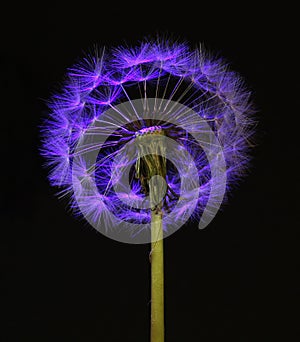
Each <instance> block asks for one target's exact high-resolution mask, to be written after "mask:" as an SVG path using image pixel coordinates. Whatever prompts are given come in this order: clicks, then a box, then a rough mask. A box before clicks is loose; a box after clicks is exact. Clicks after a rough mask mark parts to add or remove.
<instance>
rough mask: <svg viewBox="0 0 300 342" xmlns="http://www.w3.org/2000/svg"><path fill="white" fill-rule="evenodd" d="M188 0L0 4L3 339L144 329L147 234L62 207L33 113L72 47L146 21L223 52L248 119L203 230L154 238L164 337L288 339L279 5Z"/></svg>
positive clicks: (145, 26) (287, 197)
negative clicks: (110, 227) (249, 95)
mask: <svg viewBox="0 0 300 342" xmlns="http://www.w3.org/2000/svg"><path fill="white" fill-rule="evenodd" d="M197 5H199V7H198V8H197V7H196V3H195V4H193V3H189V4H187V3H185V2H183V3H182V4H180V6H179V5H176V4H175V3H173V4H172V5H171V4H164V3H162V2H161V3H159V4H154V3H146V2H140V3H139V4H138V5H135V4H134V3H131V4H125V3H123V5H119V4H118V3H115V2H111V4H109V5H108V4H106V5H105V6H103V5H102V4H101V2H100V1H99V2H98V3H90V2H81V3H78V5H76V4H75V3H73V5H70V7H68V6H66V5H65V6H63V5H62V4H61V3H59V2H57V3H54V2H52V3H49V4H46V3H42V2H41V3H40V5H35V6H30V5H28V4H26V5H19V4H16V3H12V4H11V8H10V9H9V11H7V12H6V11H4V12H3V13H2V16H3V20H2V24H4V25H3V27H2V31H1V33H2V36H3V39H2V43H1V87H2V89H3V91H2V92H1V93H2V95H4V97H3V100H2V104H3V106H2V113H1V122H2V127H1V131H2V135H1V136H2V139H3V143H2V149H1V159H2V165H3V166H2V168H1V171H2V179H1V180H2V184H1V189H2V190H1V200H2V205H1V207H2V209H3V213H2V214H1V222H2V224H1V245H0V247H1V258H0V262H1V311H2V314H3V315H2V319H1V324H2V329H1V331H0V340H1V341H3V342H7V341H86V342H89V341H91V342H92V341H108V342H109V341H130V342H135V341H138V342H142V341H148V340H149V331H150V326H149V318H150V303H149V301H150V292H149V291H150V288H149V281H150V273H149V261H148V254H149V246H148V245H138V246H136V245H128V244H121V243H118V242H115V241H113V240H110V239H108V238H106V237H105V236H103V235H101V234H99V233H97V232H96V231H95V230H93V229H92V228H91V227H90V226H88V225H86V224H83V222H81V221H79V220H77V219H75V218H73V217H72V216H71V214H70V213H68V211H67V206H66V204H65V203H64V202H61V201H59V200H58V199H57V198H56V197H55V189H52V188H51V187H50V186H49V184H48V181H47V179H46V176H47V171H46V170H45V169H43V168H42V164H43V160H42V158H41V157H40V156H39V154H38V146H39V135H38V134H39V131H38V125H39V124H40V123H41V118H42V117H43V116H45V113H46V110H47V108H46V105H45V100H46V99H47V98H49V96H50V93H51V91H52V90H53V87H54V86H55V85H56V84H57V83H58V82H59V81H61V80H62V79H63V76H64V73H65V70H66V68H67V67H69V66H71V65H72V64H73V63H74V61H75V60H76V59H77V57H78V56H81V55H82V52H83V51H86V50H88V49H89V48H91V47H92V46H93V44H95V43H97V44H98V45H100V46H102V45H105V46H108V47H109V46H117V45H119V44H122V43H126V42H128V43H132V44H134V43H135V42H136V41H137V40H139V39H142V38H143V37H144V36H148V35H155V34H156V33H157V32H161V33H169V34H173V35H174V36H175V37H179V38H182V39H186V40H188V41H190V42H191V44H192V45H193V44H196V43H198V42H203V43H204V44H205V46H206V47H207V48H208V49H209V50H212V51H214V52H217V53H219V54H221V55H222V56H224V57H225V58H226V59H227V60H228V61H230V62H231V65H232V68H233V69H234V70H236V71H238V72H239V73H240V74H241V75H242V76H243V77H244V78H245V79H246V82H247V84H248V85H249V87H250V89H252V91H253V98H254V102H255V105H256V107H257V109H258V113H257V117H258V119H259V125H258V133H257V147H256V148H255V150H254V153H253V154H254V159H253V162H252V167H251V172H250V175H249V176H248V177H247V178H246V179H245V180H244V181H243V182H242V183H241V184H240V186H239V188H238V189H236V190H234V192H233V195H232V198H231V200H230V203H229V204H228V205H227V206H226V207H225V208H224V210H223V211H222V212H219V213H218V215H217V217H216V218H215V219H214V221H213V222H212V223H211V224H210V226H209V227H208V228H206V229H204V230H203V231H199V230H198V229H197V225H192V224H190V225H188V226H185V227H183V228H181V229H180V230H179V231H178V232H177V233H175V234H173V235H172V236H170V237H168V238H167V239H166V240H165V291H166V293H165V310H166V341H167V342H182V341H203V342H208V341H227V340H228V341H229V340H230V341H241V342H248V341H274V340H276V339H277V338H278V336H282V338H283V340H290V337H291V336H293V337H296V339H295V340H297V339H299V337H300V336H299V335H300V334H299V327H297V323H298V320H299V317H298V316H297V305H298V304H297V302H296V301H297V300H298V299H299V279H298V275H297V273H298V272H299V253H298V242H299V239H297V237H296V234H295V231H296V229H295V228H296V226H297V224H298V223H297V221H296V220H294V218H295V214H294V213H295V210H294V205H295V203H296V202H295V198H296V196H295V194H296V192H297V189H296V187H297V185H298V184H299V182H298V181H297V179H299V175H298V176H297V172H296V159H297V157H298V158H299V156H298V155H297V154H295V153H294V152H293V151H292V149H293V147H295V146H296V145H295V142H292V141H291V139H287V136H288V135H286V132H287V131H289V130H290V129H292V127H293V126H294V124H295V123H296V121H294V117H293V115H294V113H293V112H285V111H283V109H284V108H286V107H285V106H282V105H281V104H280V102H281V101H282V100H283V93H282V89H286V88H290V87H292V85H291V84H290V83H289V82H288V81H285V83H282V81H281V80H280V79H281V77H282V73H285V74H286V75H287V74H289V73H290V72H291V71H290V70H291V66H290V64H289V63H288V62H286V61H285V62H284V61H283V59H281V53H282V50H286V51H288V50H289V49H292V46H291V45H288V44H287V38H288V37H289V33H288V29H287V30H285V29H284V28H283V27H285V28H287V26H286V25H287V23H284V22H283V21H284V20H286V19H288V18H286V16H285V14H284V13H283V11H282V9H281V8H275V7H274V6H275V5H274V3H273V4H272V8H267V9H266V10H264V9H263V8H260V7H259V6H256V7H254V8H253V6H252V4H251V3H247V4H246V3H243V5H242V3H240V6H241V7H239V6H237V7H229V6H228V5H226V6H225V5H224V6H222V7H220V6H219V5H218V4H214V3H213V4H211V6H210V7H207V6H204V4H201V3H199V4H197ZM6 13H7V14H6ZM290 100H291V99H288V98H287V100H286V102H289V101H290ZM295 101H297V98H296V99H295ZM294 179H295V180H294ZM295 181H296V183H294V182H295ZM296 204H297V203H296ZM298 204H299V203H298ZM2 209H1V210H2ZM298 225H299V224H298ZM298 307H299V305H298ZM286 323H288V325H286ZM1 335H2V336H1ZM288 335H289V336H290V337H288ZM297 337H298V338H297Z"/></svg>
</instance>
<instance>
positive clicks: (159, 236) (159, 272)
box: [150, 211, 164, 342]
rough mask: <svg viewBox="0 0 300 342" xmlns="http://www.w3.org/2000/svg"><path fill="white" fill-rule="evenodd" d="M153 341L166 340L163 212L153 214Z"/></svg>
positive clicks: (151, 334) (160, 341)
mask: <svg viewBox="0 0 300 342" xmlns="http://www.w3.org/2000/svg"><path fill="white" fill-rule="evenodd" d="M151 235H152V243H151V259H150V260H151V332H150V336H151V342H163V341H164V250H163V230H162V215H161V212H158V213H156V212H155V211H153V212H152V215H151Z"/></svg>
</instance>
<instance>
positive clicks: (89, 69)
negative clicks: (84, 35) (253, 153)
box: [41, 41, 253, 223]
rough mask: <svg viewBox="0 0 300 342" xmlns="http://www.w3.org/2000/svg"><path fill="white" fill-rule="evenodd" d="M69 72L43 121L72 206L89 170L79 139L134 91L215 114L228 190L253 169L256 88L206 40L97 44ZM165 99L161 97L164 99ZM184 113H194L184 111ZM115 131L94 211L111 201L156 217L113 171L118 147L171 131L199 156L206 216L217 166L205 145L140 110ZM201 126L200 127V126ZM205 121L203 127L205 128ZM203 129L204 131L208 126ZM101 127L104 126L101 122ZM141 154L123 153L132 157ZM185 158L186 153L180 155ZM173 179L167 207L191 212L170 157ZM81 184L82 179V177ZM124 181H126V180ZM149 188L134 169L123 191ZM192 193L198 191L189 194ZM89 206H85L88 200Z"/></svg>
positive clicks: (99, 169) (139, 215)
mask: <svg viewBox="0 0 300 342" xmlns="http://www.w3.org/2000/svg"><path fill="white" fill-rule="evenodd" d="M67 76H68V80H67V82H66V84H65V86H64V88H63V89H62V91H61V92H60V93H59V94H57V95H55V96H53V98H52V99H51V103H50V105H49V107H50V118H48V119H47V120H45V122H44V125H43V127H42V134H43V147H42V150H41V153H42V155H43V156H44V157H45V159H46V161H47V166H48V167H49V169H50V172H49V180H50V183H51V184H52V185H53V186H58V187H59V188H60V194H62V193H64V194H68V195H70V201H71V207H72V208H74V210H75V212H77V213H78V214H80V212H79V211H76V209H78V208H77V206H76V202H75V198H74V196H73V195H74V194H73V185H72V166H73V172H77V173H78V174H79V175H82V178H83V179H85V177H89V176H90V175H89V168H91V165H86V162H85V161H84V159H82V161H81V163H79V164H78V165H77V164H76V165H73V164H72V163H73V159H74V155H73V153H74V151H75V148H76V145H77V143H78V141H79V140H80V139H81V137H82V136H83V134H84V133H85V132H86V129H87V128H88V127H89V125H90V124H91V123H92V122H96V121H97V120H98V119H99V118H101V115H102V114H103V113H104V112H105V111H106V110H107V109H108V108H114V106H116V105H117V104H119V103H122V102H126V101H128V99H130V98H132V97H134V98H138V97H139V98H148V97H149V98H150V97H152V98H153V97H157V98H158V99H159V98H165V99H172V100H173V101H178V102H179V103H182V104H183V105H185V106H187V107H189V108H191V109H193V110H194V111H195V112H197V114H198V115H199V116H200V117H201V118H202V119H204V120H206V121H207V123H208V124H209V126H210V127H211V129H212V131H213V132H214V133H215V135H216V137H217V138H218V140H219V142H220V144H221V146H222V148H223V153H224V157H225V161H226V166H227V170H226V175H227V185H226V188H227V192H228V191H230V188H231V187H232V186H233V185H234V184H235V183H236V182H237V181H238V180H239V179H240V178H241V177H242V176H244V174H245V171H246V170H247V163H248V161H249V149H250V145H249V139H250V138H251V136H252V135H253V120H252V114H253V110H252V106H251V103H250V101H249V97H250V93H249V91H248V90H247V89H246V88H245V86H244V83H243V81H242V80H241V78H240V77H239V76H238V75H237V74H236V73H235V72H233V71H231V70H229V68H228V66H227V64H225V63H224V62H223V61H222V60H221V59H216V58H212V57H210V55H208V54H207V53H206V52H205V51H204V50H203V49H202V48H201V49H200V50H191V49H190V47H189V46H188V44H185V43H184V44H179V43H171V42H168V41H161V42H157V41H153V42H149V41H148V42H144V43H141V44H140V45H138V46H136V47H134V48H123V47H119V48H116V49H112V50H111V51H108V52H104V51H96V52H95V55H94V56H92V55H90V56H87V57H86V58H84V59H83V60H82V61H80V62H79V63H78V64H76V65H74V66H73V67H72V68H70V69H69V70H68V73H67ZM158 105H159V101H158ZM177 115H178V118H179V120H181V122H182V123H184V122H185V120H186V117H185V116H184V115H183V114H180V113H177ZM112 124H114V125H115V126H116V127H115V133H114V134H113V135H112V136H111V137H110V138H109V139H108V140H107V142H106V144H105V146H104V148H102V149H101V151H100V153H99V156H98V159H97V163H96V165H95V180H96V185H97V189H98V191H99V194H98V195H93V196H91V197H90V198H87V201H86V206H85V210H86V212H90V213H93V215H96V216H97V215H98V216H101V215H102V214H103V215H105V210H104V206H106V207H108V208H109V210H111V211H112V212H113V213H114V214H115V215H116V216H117V217H119V218H120V219H124V220H127V221H129V222H137V223H140V222H149V220H150V215H151V211H150V210H149V209H139V210H138V209H133V208H131V207H130V206H129V205H125V204H124V203H123V202H122V201H121V200H120V197H119V196H117V194H116V193H115V191H114V188H113V183H116V182H118V175H116V174H113V173H112V166H113V161H114V155H115V154H116V153H117V151H118V150H120V149H121V148H122V146H123V145H125V144H127V143H129V142H130V141H133V140H134V139H135V138H136V137H140V136H142V135H144V134H151V133H152V134H153V133H154V134H155V133H158V132H163V134H164V135H166V136H167V137H170V138H172V139H174V140H176V141H177V142H178V143H179V144H180V145H182V147H183V148H184V149H186V150H187V151H188V152H189V153H190V155H191V156H192V157H193V159H194V162H195V165H196V166H197V170H198V176H199V183H200V190H199V196H198V199H197V203H196V210H195V212H194V214H193V217H194V218H195V219H198V218H199V216H201V214H202V212H203V209H204V207H205V205H206V203H207V201H208V198H209V195H210V189H211V182H212V181H215V180H212V175H211V170H210V166H209V164H208V161H207V158H206V156H205V153H204V151H203V150H202V148H201V147H199V146H197V145H196V144H195V141H194V140H193V139H192V137H191V136H190V135H189V133H188V132H186V131H184V130H183V129H181V128H180V127H175V126H174V125H171V124H170V123H168V122H164V118H163V116H161V117H158V118H157V120H155V121H153V122H147V123H146V124H145V122H144V121H143V120H142V119H141V118H139V113H137V120H136V122H135V123H132V124H130V125H128V127H118V125H117V122H116V123H112ZM192 128H193V130H194V131H196V132H197V127H192ZM198 129H199V128H198ZM198 133H201V132H200V131H199V132H198ZM94 134H100V133H99V132H97V129H95V133H94ZM135 162H136V161H135V160H133V161H130V160H123V163H125V164H126V163H127V164H128V165H132V169H134V165H135ZM181 162H183V161H182V160H178V163H181ZM166 182H167V186H168V192H167V196H166V198H165V206H164V209H163V210H164V211H166V212H170V211H172V210H178V212H175V216H176V215H177V216H178V217H179V216H181V215H184V213H185V211H187V210H188V208H187V207H184V206H181V207H180V208H179V209H176V208H175V207H176V203H177V201H178V196H179V193H180V186H181V182H180V177H179V175H178V173H177V169H176V165H171V164H170V165H169V168H168V172H167V176H166ZM76 186H77V187H78V191H79V192H80V186H81V184H80V183H78V184H77V185H76ZM121 186H122V184H121ZM144 195H145V194H144V193H143V191H142V188H141V184H140V181H139V180H138V179H135V178H134V171H132V183H131V193H130V194H126V193H125V192H124V194H122V195H121V197H122V196H123V197H124V198H128V200H129V201H132V203H134V202H135V201H136V200H138V199H140V198H142V197H143V196H144ZM183 195H184V196H186V198H189V196H191V198H192V194H189V193H186V194H183ZM81 210H82V208H81Z"/></svg>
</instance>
